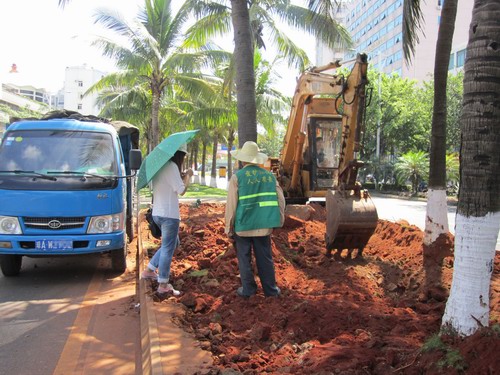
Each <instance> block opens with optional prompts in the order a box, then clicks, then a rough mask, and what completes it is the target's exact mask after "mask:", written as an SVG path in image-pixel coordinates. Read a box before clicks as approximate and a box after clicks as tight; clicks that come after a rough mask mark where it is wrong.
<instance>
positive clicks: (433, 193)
mask: <svg viewBox="0 0 500 375" xmlns="http://www.w3.org/2000/svg"><path fill="white" fill-rule="evenodd" d="M449 231H450V228H449V225H448V204H447V202H446V190H443V189H429V190H428V191H427V212H426V216H425V236H424V245H431V244H432V243H434V242H436V240H437V239H438V238H439V236H440V235H441V234H447V233H448V232H449Z"/></svg>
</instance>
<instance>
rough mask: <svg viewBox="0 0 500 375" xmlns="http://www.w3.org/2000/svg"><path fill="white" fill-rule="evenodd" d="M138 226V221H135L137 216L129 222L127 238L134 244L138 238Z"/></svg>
mask: <svg viewBox="0 0 500 375" xmlns="http://www.w3.org/2000/svg"><path fill="white" fill-rule="evenodd" d="M136 225H137V221H136V219H135V216H132V217H130V218H129V219H128V220H127V237H128V242H132V241H133V240H134V238H135V236H136V234H135V232H136V229H135V228H136Z"/></svg>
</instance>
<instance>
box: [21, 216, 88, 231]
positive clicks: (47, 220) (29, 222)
mask: <svg viewBox="0 0 500 375" xmlns="http://www.w3.org/2000/svg"><path fill="white" fill-rule="evenodd" d="M23 220H24V225H25V226H26V228H34V229H50V230H62V229H75V228H83V226H84V225H85V217H24V218H23Z"/></svg>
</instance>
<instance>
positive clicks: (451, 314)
mask: <svg viewBox="0 0 500 375" xmlns="http://www.w3.org/2000/svg"><path fill="white" fill-rule="evenodd" d="M498 14H500V1H499V0H495V1H486V0H475V1H474V8H473V12H472V21H471V27H470V31H469V44H468V46H467V58H466V61H465V67H464V100H463V112H462V116H461V120H460V126H461V129H462V145H461V151H460V159H461V163H460V191H459V195H458V209H457V219H456V227H455V229H456V236H455V262H454V270H453V282H452V286H451V291H450V297H449V298H448V302H447V303H446V309H445V313H444V316H443V321H442V330H450V329H451V330H452V331H454V332H456V333H458V334H459V335H461V336H468V335H471V334H473V333H474V332H475V331H476V330H477V329H479V328H480V327H481V326H488V324H489V295H490V284H491V275H492V273H493V267H494V256H495V246H496V239H497V237H498V231H499V229H500V173H499V171H500V157H499V152H500V151H499V150H500V131H499V127H500V104H499V103H500V101H499V100H500V99H499V95H498V94H499V93H500V79H499V77H500V23H499V22H498Z"/></svg>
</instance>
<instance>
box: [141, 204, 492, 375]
mask: <svg viewBox="0 0 500 375" xmlns="http://www.w3.org/2000/svg"><path fill="white" fill-rule="evenodd" d="M311 208H312V210H311V211H312V212H311V218H310V219H309V220H307V221H303V220H300V219H298V218H296V217H288V218H287V221H286V223H285V226H284V227H283V228H281V229H278V230H275V231H274V233H273V257H274V260H275V267H276V276H277V280H278V285H279V287H280V288H281V291H282V296H281V297H279V298H266V297H264V295H263V294H262V292H261V291H260V292H259V293H258V294H257V295H255V296H253V297H251V298H249V299H242V298H240V297H238V296H237V295H236V289H237V287H238V286H240V281H239V273H238V266H237V259H236V255H235V249H234V247H233V245H232V244H231V243H230V242H229V241H228V239H227V237H226V236H225V235H224V205H222V204H202V205H201V206H199V207H198V206H197V205H182V206H181V215H182V220H183V221H182V224H181V232H180V238H181V246H180V247H179V249H177V251H176V254H175V256H174V261H173V264H172V278H173V283H174V285H175V286H176V287H177V288H179V289H181V290H182V291H183V295H182V297H181V298H179V299H178V300H175V301H177V302H179V303H182V304H183V305H184V307H185V308H184V314H183V316H176V317H173V321H174V322H176V323H177V324H182V325H183V326H184V327H185V328H186V329H187V330H189V331H192V332H193V333H194V334H195V335H196V337H197V338H198V340H199V341H200V345H201V347H202V348H205V349H207V350H210V351H211V352H212V353H213V356H214V363H215V366H216V367H215V368H214V369H213V373H218V372H219V371H220V372H221V373H226V374H229V373H231V372H230V369H232V370H233V372H232V373H245V374H260V373H266V372H267V373H280V374H330V373H332V374H333V373H335V374H388V373H391V372H399V373H404V374H406V373H409V374H420V373H432V372H430V371H442V372H441V373H446V372H445V371H448V369H447V367H446V364H447V363H448V362H446V363H445V364H444V365H443V364H441V365H440V367H435V366H437V365H436V361H439V359H437V357H435V356H436V355H441V356H446V354H447V353H448V352H449V351H446V350H441V351H433V352H429V353H424V354H420V348H421V347H422V345H423V344H424V342H425V341H426V340H427V339H428V338H429V337H431V336H432V335H433V334H435V333H437V332H438V331H439V327H440V323H441V317H442V314H443V311H444V306H445V301H446V298H447V294H448V290H449V286H450V282H451V276H452V271H453V258H452V252H451V249H452V248H453V236H451V235H448V236H442V237H441V238H440V242H439V244H438V247H439V249H438V250H439V256H437V257H435V259H432V257H430V260H429V262H430V263H431V264H432V263H434V264H436V263H437V264H439V265H440V271H439V273H438V274H437V277H439V278H441V281H439V282H435V281H433V282H429V281H427V280H426V279H425V273H424V269H423V267H424V261H423V255H422V254H423V244H422V240H423V233H422V231H421V230H420V229H418V228H417V227H415V226H412V225H409V224H408V223H406V222H399V223H392V222H388V221H383V220H380V221H379V223H378V225H377V228H376V231H375V234H374V235H373V236H372V238H371V239H370V242H369V243H368V245H367V246H366V248H365V250H364V252H363V255H364V256H363V257H362V258H356V259H351V258H349V259H346V255H345V254H344V255H343V257H344V259H339V258H336V257H328V256H326V254H325V244H324V232H325V209H324V208H323V207H322V206H320V205H315V204H312V205H311ZM149 241H151V242H153V240H151V239H150V240H149ZM154 246H156V247H158V242H155V245H153V247H154ZM353 255H355V254H353ZM499 258H500V257H498V256H497V259H496V262H495V272H494V275H493V281H492V296H491V306H492V308H491V317H492V323H497V322H498V320H499V318H500V306H499V295H500V293H499V292H500V277H499V268H500V267H499V263H500V260H499ZM435 276H436V275H435ZM256 279H257V282H258V278H256ZM171 301H174V300H173V299H169V302H171ZM179 322H180V323H179ZM490 332H493V333H491V335H489V336H488V335H486V336H480V338H479V339H478V338H477V336H473V337H472V338H468V339H467V340H462V341H460V342H459V341H454V342H452V343H449V347H450V348H451V347H452V346H453V347H458V348H460V353H463V354H462V356H463V359H464V363H466V366H468V369H469V370H468V371H472V370H471V369H477V370H478V372H470V373H471V374H472V373H474V374H480V373H481V374H482V373H484V374H488V372H487V371H488V368H493V369H494V370H497V371H498V369H499V366H498V360H497V356H495V354H494V353H498V349H499V348H500V339H499V336H498V334H496V335H495V334H494V331H490ZM485 337H486V338H487V341H485V340H486V339H485ZM474 340H476V341H474ZM477 341H479V342H477ZM471 343H473V344H471ZM483 344H484V345H485V346H484V347H483V346H482V345H483ZM474 348H477V349H474ZM492 348H494V350H496V352H495V351H491V353H492V354H491V356H489V357H486V360H487V361H490V362H488V363H485V359H484V358H483V354H485V353H487V351H488V350H493V349H492ZM436 353H437V354H436ZM488 353H490V351H488ZM479 357H480V359H479ZM495 361H496V362H495ZM476 362H477V363H480V366H482V367H474V366H476ZM433 366H434V367H433ZM488 366H493V367H488ZM450 371H456V370H455V368H451V370H450ZM485 371H486V372H485ZM436 373H437V372H436ZM449 373H454V372H449ZM490 373H491V372H490Z"/></svg>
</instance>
